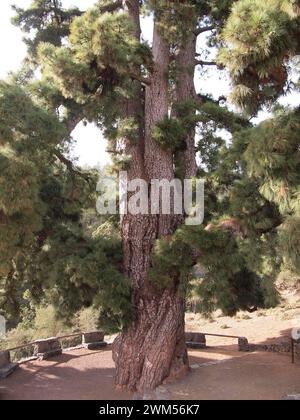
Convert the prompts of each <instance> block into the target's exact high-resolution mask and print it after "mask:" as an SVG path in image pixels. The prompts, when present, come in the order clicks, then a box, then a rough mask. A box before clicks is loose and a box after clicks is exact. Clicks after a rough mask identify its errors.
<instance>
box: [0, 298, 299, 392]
mask: <svg viewBox="0 0 300 420" xmlns="http://www.w3.org/2000/svg"><path fill="white" fill-rule="evenodd" d="M298 297H299V296H296V297H295V296H292V297H290V299H289V302H286V303H285V304H284V305H282V307H280V308H276V309H274V310H269V311H259V312H258V313H256V314H246V313H240V314H238V315H237V316H236V317H235V318H226V317H222V316H220V314H218V313H216V314H215V317H214V319H213V320H212V321H207V320H205V319H203V318H202V317H201V316H199V315H194V314H188V315H187V317H186V320H187V330H188V331H197V332H206V333H219V334H227V335H237V336H245V337H247V338H248V339H249V342H250V343H257V344H258V343H274V342H282V341H286V340H290V334H291V329H292V328H293V327H295V326H298V327H299V326H300V305H298V303H297V302H298ZM236 341H237V340H232V339H226V338H210V337H209V338H208V339H207V344H208V346H211V347H210V348H209V349H206V350H193V351H190V365H191V372H190V374H189V375H188V376H187V377H185V378H184V379H182V380H180V381H178V382H176V383H174V384H168V385H163V386H161V387H160V388H159V389H158V390H157V391H156V392H155V393H152V394H150V395H148V398H151V399H170V400H171V399H181V400H186V399H196V400H197V399H199V400H210V399H224V400H227V399H234V400H240V399H254V400H259V399H268V400H278V399H283V398H286V396H287V395H290V394H300V358H299V357H297V360H296V364H295V365H292V364H291V358H290V356H289V355H281V354H275V353H263V352H259V353H240V352H238V349H237V343H236ZM113 376H114V364H113V361H112V356H111V351H110V349H109V348H108V349H107V350H104V351H103V350H102V351H89V350H72V351H69V352H66V353H64V354H63V355H62V356H60V357H58V358H55V359H53V360H49V361H43V362H39V361H33V362H27V363H25V364H23V365H22V366H21V367H20V368H19V369H18V370H17V371H16V372H15V373H14V374H13V375H12V376H10V377H9V378H7V379H6V380H3V381H0V399H4V400H16V399H23V400H28V399H34V400H35V399H50V400H59V399H72V400H89V399H90V400H106V399H110V400H118V399H120V400H128V399H132V398H134V396H133V395H130V394H126V393H118V392H116V391H115V390H114V385H113ZM146 397H147V396H146Z"/></svg>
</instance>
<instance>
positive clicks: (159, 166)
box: [113, 1, 193, 392]
mask: <svg viewBox="0 0 300 420" xmlns="http://www.w3.org/2000/svg"><path fill="white" fill-rule="evenodd" d="M125 6H126V7H127V10H128V12H129V14H130V16H131V18H132V19H133V21H134V22H135V24H136V28H137V36H139V34H140V31H139V18H138V16H139V14H138V12H137V11H138V10H139V2H138V1H131V2H129V1H125ZM169 57H170V52H169V47H168V45H167V44H166V42H165V41H164V40H163V39H162V38H161V36H160V34H159V32H158V30H157V27H156V25H155V28H154V37H153V59H154V68H153V73H152V77H151V84H150V85H149V86H148V87H147V88H146V93H145V118H144V126H143V127H141V139H140V142H139V144H138V145H132V144H131V143H130V141H126V139H124V144H125V146H124V147H125V150H126V153H128V154H130V155H131V157H132V159H131V166H130V169H129V172H128V178H129V180H130V179H133V178H136V177H139V178H142V179H145V180H146V181H147V182H148V184H149V189H150V188H151V184H150V180H151V179H158V180H163V179H167V180H172V179H174V176H175V175H174V156H173V154H172V152H171V151H169V150H165V149H163V148H161V147H160V146H159V145H158V143H156V142H155V141H154V139H153V138H152V135H151V133H152V129H153V126H154V125H155V124H156V123H157V122H159V121H161V120H162V119H163V118H164V117H165V116H166V115H167V114H168V110H169V98H168V97H169V94H168V90H169V85H168V68H169ZM190 78H191V80H192V82H193V76H192V75H191V76H190ZM183 81H184V83H186V79H183ZM179 85H180V86H181V89H182V90H184V89H185V88H184V86H182V83H181V82H180V83H179ZM138 91H140V92H141V89H139V88H138V87H137V92H138ZM180 95H183V96H184V95H186V93H180ZM187 95H189V93H188V94H187ZM141 103H142V101H141V98H140V97H139V95H137V97H136V98H135V99H133V100H131V101H130V103H129V104H128V110H129V115H133V114H134V113H135V112H137V111H140V108H141ZM191 142H192V141H191V140H190V142H189V144H190V146H189V147H190V148H192V146H191ZM190 171H192V169H190ZM149 196H150V195H149ZM150 204H151V203H150V199H149V208H150ZM178 220H179V219H178V216H177V215H174V214H173V215H172V214H171V215H163V214H158V215H150V214H149V215H138V216H133V215H130V214H129V215H125V216H124V217H123V220H122V235H123V253H124V271H125V273H126V274H127V276H128V277H129V278H130V281H131V286H132V303H133V308H134V314H133V322H132V325H131V326H130V327H129V328H128V329H127V330H126V331H124V332H123V333H122V334H120V335H119V336H118V337H117V339H116V340H115V342H114V345H113V358H114V361H115V364H116V386H117V387H118V388H119V389H125V390H131V391H136V390H137V391H139V392H144V391H145V390H148V389H155V388H156V387H157V386H159V385H160V384H161V383H163V382H164V381H167V380H173V379H176V378H179V377H181V376H183V375H185V374H186V373H187V372H188V370H189V364H188V356H187V350H186V345H185V334H184V332H185V325H184V313H185V297H184V296H183V295H182V294H180V293H179V292H178V283H177V282H176V279H173V280H174V281H173V287H171V288H168V289H163V290H158V289H156V288H154V286H153V284H152V283H151V281H150V280H149V269H150V266H151V254H152V251H153V247H154V244H155V241H156V240H157V239H158V238H161V237H165V236H169V235H171V234H173V233H174V231H175V230H176V228H177V227H178Z"/></svg>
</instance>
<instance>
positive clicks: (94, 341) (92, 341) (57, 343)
mask: <svg viewBox="0 0 300 420" xmlns="http://www.w3.org/2000/svg"><path fill="white" fill-rule="evenodd" d="M74 337H78V338H80V337H81V345H80V346H78V348H80V347H81V348H86V349H89V350H96V349H100V348H104V347H106V346H107V343H106V342H105V341H104V333H103V332H102V331H95V332H89V333H78V334H72V335H69V336H64V337H52V338H47V339H46V340H36V341H34V342H33V343H29V344H25V345H24V346H20V347H17V348H13V349H9V350H6V351H2V352H0V378H1V379H3V378H6V377H7V376H9V375H10V374H11V373H12V372H13V371H14V370H15V369H16V368H17V367H18V366H19V363H11V358H10V353H11V352H13V351H17V350H20V349H23V348H26V347H33V357H32V358H31V360H32V359H35V360H36V359H38V360H47V359H49V358H51V357H56V356H60V355H61V354H62V353H63V348H62V340H64V339H67V338H74Z"/></svg>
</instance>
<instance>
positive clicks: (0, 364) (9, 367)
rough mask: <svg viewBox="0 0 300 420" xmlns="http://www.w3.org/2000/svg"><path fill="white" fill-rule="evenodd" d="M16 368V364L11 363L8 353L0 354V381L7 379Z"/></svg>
mask: <svg viewBox="0 0 300 420" xmlns="http://www.w3.org/2000/svg"><path fill="white" fill-rule="evenodd" d="M17 367H18V364H17V363H11V361H10V354H9V351H1V352H0V379H5V378H7V376H9V375H10V374H11V373H13V372H14V371H15V370H16V369H17Z"/></svg>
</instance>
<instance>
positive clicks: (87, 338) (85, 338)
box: [82, 331, 104, 344]
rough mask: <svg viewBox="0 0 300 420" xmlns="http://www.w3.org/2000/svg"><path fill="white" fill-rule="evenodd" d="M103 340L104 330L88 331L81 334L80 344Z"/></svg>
mask: <svg viewBox="0 0 300 420" xmlns="http://www.w3.org/2000/svg"><path fill="white" fill-rule="evenodd" d="M103 341H104V332H101V331H97V332H90V333H84V334H83V335H82V344H92V343H101V342H103Z"/></svg>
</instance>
